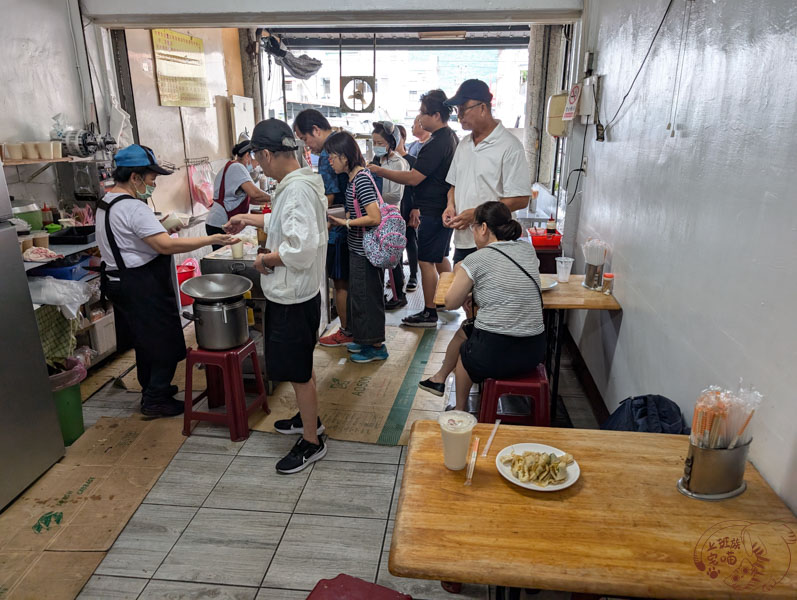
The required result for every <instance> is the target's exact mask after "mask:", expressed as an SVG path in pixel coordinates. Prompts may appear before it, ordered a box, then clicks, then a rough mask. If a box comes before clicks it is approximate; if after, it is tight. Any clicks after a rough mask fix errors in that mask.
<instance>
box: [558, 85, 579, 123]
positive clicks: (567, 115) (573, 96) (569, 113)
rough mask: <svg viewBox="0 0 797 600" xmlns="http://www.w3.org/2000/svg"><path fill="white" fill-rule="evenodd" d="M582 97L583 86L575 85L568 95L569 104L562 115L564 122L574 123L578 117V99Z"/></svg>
mask: <svg viewBox="0 0 797 600" xmlns="http://www.w3.org/2000/svg"><path fill="white" fill-rule="evenodd" d="M580 97H581V84H580V83H577V84H575V85H574V86H573V87H572V88H571V89H570V93H569V94H568V95H567V104H566V105H565V112H564V114H562V120H563V121H572V120H573V117H575V116H576V110H577V109H578V99H579V98H580Z"/></svg>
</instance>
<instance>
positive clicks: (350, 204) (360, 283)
mask: <svg viewBox="0 0 797 600" xmlns="http://www.w3.org/2000/svg"><path fill="white" fill-rule="evenodd" d="M324 149H325V150H326V151H327V152H328V153H329V164H330V165H332V169H333V170H334V171H335V173H346V174H347V175H348V176H349V184H348V186H347V188H346V218H345V219H339V218H337V217H333V216H329V217H328V218H329V220H330V221H331V222H333V223H334V224H336V225H344V226H345V227H346V228H347V230H348V237H347V240H348V243H349V297H348V303H347V311H348V322H347V326H348V327H349V329H350V330H351V332H352V336H353V337H354V343H352V344H348V346H347V349H348V350H349V352H351V353H352V355H351V356H350V357H349V358H350V360H351V361H352V362H356V363H366V362H371V361H374V360H385V359H387V356H388V354H387V347H386V346H385V344H384V341H385V297H384V293H383V291H382V288H383V286H384V272H383V271H382V269H378V268H377V267H375V266H373V265H372V264H371V263H370V261H369V260H368V258H366V256H365V250H364V249H363V235H364V234H365V232H366V231H367V230H368V229H370V228H372V227H376V226H377V225H379V223H381V222H382V213H381V211H380V210H379V202H378V199H379V195H378V194H379V192H378V191H377V189H376V184H375V183H374V180H373V177H371V172H370V171H369V170H368V169H366V168H365V159H364V158H363V155H362V153H361V152H360V147H359V146H358V145H357V142H356V141H355V139H354V138H353V137H352V135H351V134H350V133H347V132H345V131H341V132H338V133H333V134H332V135H330V136H329V137H328V138H327V141H326V142H325V143H324ZM355 203H356V207H355ZM358 208H359V212H360V213H361V214H362V216H361V217H358V216H357V209H358Z"/></svg>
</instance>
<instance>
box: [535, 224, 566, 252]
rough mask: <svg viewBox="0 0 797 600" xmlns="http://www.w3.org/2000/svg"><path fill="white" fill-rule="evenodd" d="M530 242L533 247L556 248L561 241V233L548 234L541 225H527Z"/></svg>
mask: <svg viewBox="0 0 797 600" xmlns="http://www.w3.org/2000/svg"><path fill="white" fill-rule="evenodd" d="M529 235H530V236H531V243H532V245H533V246H534V247H535V248H556V247H557V246H559V244H560V243H561V241H562V234H561V233H559V232H558V231H557V232H556V233H552V234H548V233H546V230H545V229H544V228H543V227H529Z"/></svg>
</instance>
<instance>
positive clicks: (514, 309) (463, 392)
mask: <svg viewBox="0 0 797 600" xmlns="http://www.w3.org/2000/svg"><path fill="white" fill-rule="evenodd" d="M471 230H472V231H473V237H474V238H475V240H476V246H477V247H478V250H477V251H476V252H474V253H473V254H471V255H469V256H467V257H466V258H465V259H464V260H463V261H462V262H460V263H459V264H458V265H457V266H456V268H455V270H454V282H453V283H452V284H451V288H450V289H449V291H448V293H447V294H446V309H447V310H455V309H457V308H459V307H461V306H463V305H465V308H466V310H467V309H469V306H468V305H469V304H470V302H471V301H470V298H469V294H470V293H471V292H473V301H472V302H473V304H475V305H476V306H478V309H479V310H478V314H477V315H476V318H475V320H471V319H468V320H467V321H465V323H463V324H462V327H460V329H459V331H457V333H456V335H455V336H454V338H453V339H452V340H451V342H450V343H449V344H448V348H447V349H446V358H445V361H444V362H443V366H442V367H441V368H440V370H439V371H438V372H437V373H435V374H434V375H433V376H432V377H430V378H429V379H426V380H424V381H421V382H420V383H419V384H418V385H419V387H420V388H421V389H423V390H426V391H428V392H431V393H433V394H436V395H437V396H442V395H443V391H444V390H445V382H446V378H447V377H448V375H449V373H451V371H453V370H454V369H455V368H456V390H457V406H456V408H457V410H465V405H466V402H467V400H468V394H469V393H470V388H471V386H472V385H473V383H481V382H482V381H484V380H485V379H488V378H490V379H513V378H515V377H522V376H524V375H530V374H531V373H532V372H533V371H534V369H535V368H536V367H537V365H538V364H539V363H540V362H542V360H543V358H544V357H545V333H544V331H545V327H544V325H543V319H542V293H541V291H540V273H539V270H538V261H537V254H536V253H535V252H534V246H532V245H531V244H530V243H528V242H525V241H520V240H519V239H518V238H519V237H520V234H521V232H522V228H521V226H520V223H518V222H517V221H515V220H514V219H513V218H512V213H511V212H510V211H509V209H508V208H507V207H506V205H504V204H503V203H501V202H485V203H484V204H482V205H481V206H479V207H477V208H476V212H475V214H474V222H473V224H472V225H471Z"/></svg>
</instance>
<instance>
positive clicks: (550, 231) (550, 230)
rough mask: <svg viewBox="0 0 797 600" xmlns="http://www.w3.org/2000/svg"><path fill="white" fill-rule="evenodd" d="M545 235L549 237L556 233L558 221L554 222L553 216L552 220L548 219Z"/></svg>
mask: <svg viewBox="0 0 797 600" xmlns="http://www.w3.org/2000/svg"><path fill="white" fill-rule="evenodd" d="M545 233H547V234H548V235H553V234H555V233H556V220H554V218H553V215H551V218H550V219H548V224H547V225H546V227H545Z"/></svg>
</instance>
